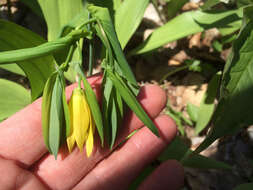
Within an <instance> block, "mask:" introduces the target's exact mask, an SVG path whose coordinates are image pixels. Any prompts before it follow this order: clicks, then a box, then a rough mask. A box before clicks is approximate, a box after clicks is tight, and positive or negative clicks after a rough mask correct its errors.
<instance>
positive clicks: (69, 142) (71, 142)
mask: <svg viewBox="0 0 253 190" xmlns="http://www.w3.org/2000/svg"><path fill="white" fill-rule="evenodd" d="M67 145H68V149H69V152H72V149H73V147H74V145H75V137H74V135H71V136H69V137H68V138H67Z"/></svg>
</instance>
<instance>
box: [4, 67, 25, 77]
mask: <svg viewBox="0 0 253 190" xmlns="http://www.w3.org/2000/svg"><path fill="white" fill-rule="evenodd" d="M0 68H1V69H4V70H7V71H10V72H12V73H15V74H18V75H21V76H25V73H24V71H23V70H22V69H21V68H20V67H19V66H18V65H17V64H5V65H0Z"/></svg>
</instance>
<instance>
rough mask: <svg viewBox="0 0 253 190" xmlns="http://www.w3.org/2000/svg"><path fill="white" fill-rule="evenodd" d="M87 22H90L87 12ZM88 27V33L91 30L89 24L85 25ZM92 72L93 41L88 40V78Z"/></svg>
mask: <svg viewBox="0 0 253 190" xmlns="http://www.w3.org/2000/svg"><path fill="white" fill-rule="evenodd" d="M88 17H89V20H90V12H89V15H88ZM87 27H88V31H90V30H91V25H90V23H89V24H88V25H87ZM92 71H93V41H92V40H89V71H88V76H91V75H92Z"/></svg>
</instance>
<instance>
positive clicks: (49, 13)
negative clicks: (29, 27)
mask: <svg viewBox="0 0 253 190" xmlns="http://www.w3.org/2000/svg"><path fill="white" fill-rule="evenodd" d="M38 2H39V4H40V6H41V9H42V11H43V14H44V17H45V20H46V23H47V28H48V35H47V36H48V41H52V40H55V39H57V38H59V37H61V36H64V35H66V34H67V33H69V32H70V31H71V30H70V27H76V26H77V25H79V24H80V23H79V22H83V21H85V19H83V14H81V13H82V12H85V9H84V6H83V1H82V0H74V1H70V0H38ZM80 15H81V17H80ZM84 15H85V14H84ZM67 54H68V47H65V48H64V49H62V50H61V51H58V52H55V53H54V57H55V59H56V61H57V63H58V64H62V63H63V62H64V61H65V59H66V57H67ZM71 61H79V57H78V50H76V51H75V52H74V55H73V57H72V60H71ZM65 76H66V77H67V79H69V80H70V81H72V82H73V81H74V80H75V73H74V71H73V70H72V69H71V68H70V69H69V70H68V71H67V72H66V73H65Z"/></svg>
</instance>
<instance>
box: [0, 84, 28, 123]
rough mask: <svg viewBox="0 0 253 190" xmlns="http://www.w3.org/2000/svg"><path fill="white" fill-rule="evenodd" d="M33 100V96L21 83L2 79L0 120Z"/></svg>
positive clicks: (0, 86) (0, 85)
mask: <svg viewBox="0 0 253 190" xmlns="http://www.w3.org/2000/svg"><path fill="white" fill-rule="evenodd" d="M30 102H31V97H30V94H29V92H28V90H26V89H25V88H24V87H22V86H21V85H19V84H17V83H15V82H12V81H9V80H5V79H0V120H2V119H5V118H7V117H9V116H11V115H12V114H14V113H16V112H17V111H19V110H20V109H22V108H24V107H25V106H26V105H28V104H29V103H30Z"/></svg>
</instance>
